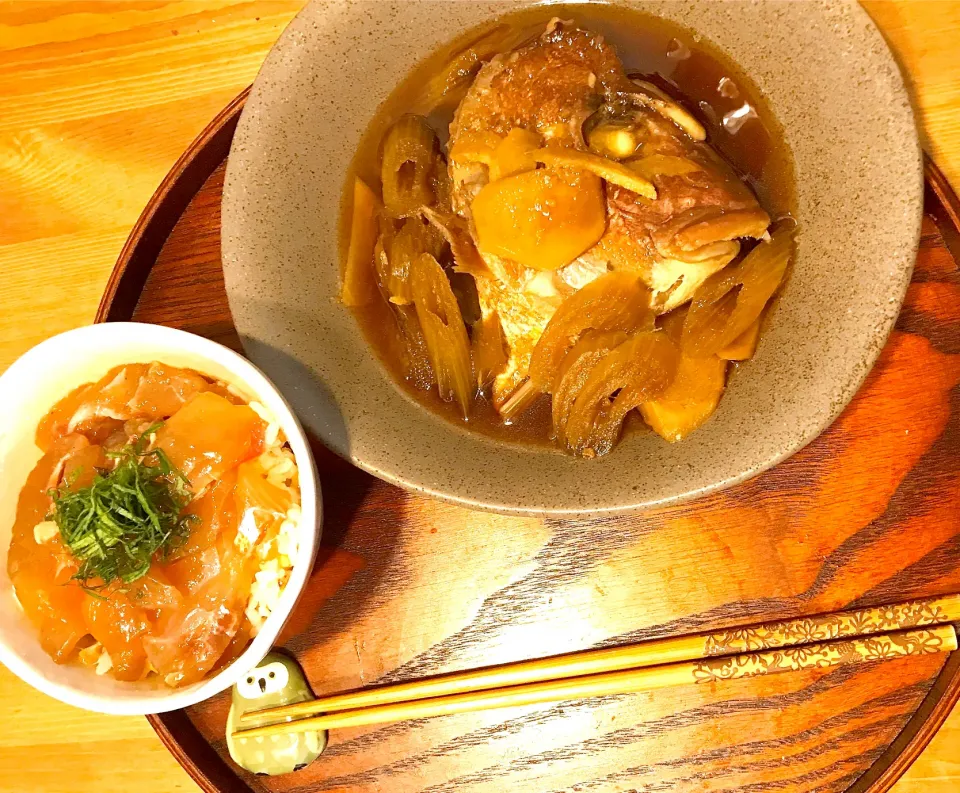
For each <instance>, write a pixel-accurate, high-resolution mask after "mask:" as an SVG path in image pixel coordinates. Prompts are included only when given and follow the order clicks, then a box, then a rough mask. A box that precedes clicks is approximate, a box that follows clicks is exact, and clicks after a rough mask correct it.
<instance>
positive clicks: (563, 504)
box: [223, 0, 923, 515]
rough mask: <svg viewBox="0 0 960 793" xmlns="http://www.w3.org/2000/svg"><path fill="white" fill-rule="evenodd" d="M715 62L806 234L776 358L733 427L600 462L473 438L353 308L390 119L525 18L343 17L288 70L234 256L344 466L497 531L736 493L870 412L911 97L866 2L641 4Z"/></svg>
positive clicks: (282, 370)
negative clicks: (786, 178) (431, 76)
mask: <svg viewBox="0 0 960 793" xmlns="http://www.w3.org/2000/svg"><path fill="white" fill-rule="evenodd" d="M630 4H631V5H633V6H636V7H639V8H641V9H644V10H647V11H651V12H653V13H656V14H659V15H662V16H665V17H668V18H670V19H672V20H675V21H676V22H679V23H680V24H681V25H683V26H685V27H687V28H690V29H692V30H694V31H696V32H698V33H699V34H701V35H703V36H705V37H707V38H708V39H710V40H712V41H713V42H714V43H715V44H717V45H719V47H720V48H721V49H723V50H725V51H726V52H727V53H728V54H729V55H730V56H731V57H732V58H733V60H734V61H735V62H737V63H738V64H739V65H740V66H741V67H742V68H743V69H744V70H745V71H746V72H747V73H748V74H749V75H750V76H751V77H752V78H753V81H754V83H755V84H756V85H757V86H759V88H760V89H761V90H762V92H763V93H764V94H765V96H766V97H767V99H768V100H769V103H770V105H771V106H772V108H773V110H774V113H775V114H776V116H777V118H778V119H779V121H780V123H781V124H782V125H783V127H784V129H785V133H786V144H787V145H788V146H789V148H790V149H791V151H792V153H793V156H794V160H795V165H796V177H797V192H798V218H797V219H798V221H799V224H800V228H801V229H802V234H801V236H800V239H799V249H798V256H797V260H796V263H795V267H794V271H793V275H792V277H791V279H790V281H789V282H788V284H787V286H786V288H785V290H784V292H783V297H782V299H781V300H780V302H779V304H778V305H777V307H776V309H775V311H774V312H773V316H772V317H771V319H770V321H769V329H768V331H767V333H766V335H765V336H764V338H763V340H762V343H761V346H760V349H759V351H758V353H757V355H756V357H755V358H754V360H752V361H750V362H749V363H748V364H746V365H745V366H744V367H743V370H742V371H741V372H740V373H739V374H738V376H737V377H735V378H733V380H732V382H731V384H730V387H729V388H728V391H727V393H726V395H725V396H724V398H723V401H722V402H721V404H720V408H719V410H718V411H717V413H716V415H715V416H714V417H713V418H712V419H711V420H710V421H709V422H708V423H707V424H706V425H705V426H704V427H702V428H701V429H699V430H698V431H697V432H695V433H694V434H693V435H691V436H690V437H689V438H688V439H686V440H684V441H683V442H681V443H679V444H675V445H669V444H667V443H665V442H663V441H662V440H661V439H660V438H659V437H657V436H655V435H654V434H653V433H641V434H637V435H632V436H630V437H629V438H627V439H626V440H625V441H624V442H623V443H621V444H620V446H619V447H618V448H617V449H616V450H615V451H614V452H613V453H612V454H610V455H609V456H607V457H605V458H602V459H599V460H580V459H573V458H570V457H566V456H563V455H561V454H558V453H552V452H550V451H548V450H537V449H530V448H523V447H520V446H516V445H511V444H504V443H499V442H496V441H493V440H490V439H488V438H485V437H482V436H478V435H474V434H471V433H470V432H468V431H467V430H466V429H464V428H460V427H457V426H454V425H453V424H450V423H447V422H446V421H444V420H443V419H441V418H440V417H438V416H435V415H433V414H431V413H430V412H428V411H427V410H425V409H423V408H422V407H420V406H419V405H417V404H416V403H414V402H413V401H411V399H410V398H409V397H408V396H406V395H405V394H404V393H403V391H402V390H401V389H400V388H399V387H398V386H396V385H395V384H394V383H393V381H392V380H391V379H390V377H389V375H388V374H387V372H386V371H385V370H384V368H383V367H382V366H381V364H380V363H379V362H378V361H377V359H376V358H375V357H374V355H373V353H372V352H371V350H370V348H369V347H368V346H367V343H366V341H365V340H364V338H363V337H362V335H361V333H360V331H359V328H358V326H357V324H356V321H355V320H354V318H353V316H352V315H351V314H350V312H349V311H348V310H347V309H346V308H344V307H342V306H341V305H339V304H338V303H337V300H336V295H337V292H338V281H339V267H338V261H339V259H338V251H337V220H338V214H339V204H340V196H341V190H342V187H343V185H344V180H345V175H346V169H347V166H348V164H349V161H350V158H351V156H352V154H353V151H354V149H355V147H356V145H357V142H358V140H359V138H360V135H361V133H362V132H363V130H364V128H365V127H366V125H367V123H368V122H369V121H370V119H371V117H372V116H373V114H374V112H375V111H376V109H377V106H378V105H379V104H380V102H381V101H383V99H384V98H385V97H386V96H387V95H388V93H389V92H390V91H391V90H392V89H393V88H394V86H395V84H396V82H397V81H399V80H400V79H401V78H402V77H403V76H404V75H405V74H406V73H407V72H408V71H409V70H410V68H411V67H412V66H413V65H414V64H415V63H417V62H418V61H419V60H421V59H422V58H424V57H425V56H426V55H427V54H428V53H430V52H431V51H432V50H434V49H435V48H436V47H437V46H439V45H440V44H442V43H445V42H447V41H449V40H451V39H453V38H455V37H456V36H457V35H458V34H459V33H461V32H462V31H464V30H465V29H466V28H469V27H472V26H474V25H477V24H479V23H481V22H483V21H485V20H487V19H489V18H491V17H493V16H496V15H499V14H502V13H505V12H507V11H510V10H514V9H516V8H517V7H519V6H521V5H524V3H522V2H518V0H509V1H508V2H457V0H403V1H402V2H387V0H380V1H378V2H368V1H367V0H354V1H348V0H326V1H325V2H321V1H320V0H317V1H316V2H313V3H311V4H310V5H308V6H307V7H306V8H305V9H304V10H303V12H302V13H301V14H300V15H299V16H298V17H297V18H296V20H294V22H293V23H292V24H291V25H290V27H289V28H288V29H287V30H286V32H285V33H284V34H283V36H282V37H281V39H280V41H279V42H278V43H277V45H276V46H275V47H274V49H273V51H272V52H271V53H270V55H269V56H268V58H267V60H266V63H265V64H264V66H263V68H262V70H261V72H260V75H259V77H258V78H257V81H256V83H255V84H254V88H253V92H252V93H251V95H250V98H249V100H248V101H247V105H246V108H245V109H244V112H243V117H242V119H241V121H240V124H239V127H238V129H237V133H236V137H235V138H234V142H233V148H232V150H231V154H230V160H229V163H228V168H227V178H226V186H225V189H224V195H223V255H224V270H225V274H226V281H227V291H228V294H229V297H230V306H231V308H232V310H233V316H234V319H235V320H236V324H237V327H238V329H239V330H240V333H241V335H242V337H243V340H244V344H245V348H246V351H247V354H248V355H249V356H250V358H251V359H252V360H253V361H254V362H255V363H256V364H257V365H258V366H260V367H261V368H262V369H263V370H264V371H266V372H267V373H268V374H269V375H270V377H271V378H272V379H273V380H274V382H275V383H277V385H278V386H279V387H280V388H281V389H282V390H283V392H284V393H285V395H286V397H287V398H288V399H289V400H290V402H291V403H292V404H293V405H294V407H295V409H296V410H297V413H298V414H299V416H300V418H301V419H302V421H303V422H304V423H305V424H306V425H307V426H308V427H310V428H311V429H312V430H313V431H314V432H316V433H317V434H318V435H319V436H320V437H321V438H322V439H323V441H324V443H326V444H327V446H329V447H330V448H331V449H333V450H335V451H337V452H338V453H340V454H341V455H343V456H345V457H347V458H348V459H350V460H351V461H353V462H354V463H356V464H357V465H359V466H360V467H362V468H365V469H366V470H368V471H370V472H371V473H374V474H376V475H377V476H380V477H382V478H384V479H386V480H388V481H391V482H395V483H396V484H398V485H402V486H404V487H407V488H411V489H414V490H420V491H424V492H427V493H430V494H432V495H435V496H437V497H439V498H443V499H446V500H449V501H455V502H459V503H462V504H466V505H468V506H472V507H477V508H481V509H491V510H497V511H503V512H517V513H530V514H552V515H572V514H583V513H602V512H625V511H630V510H637V509H642V508H644V507H649V506H652V505H657V504H666V503H670V502H676V501H679V500H683V499H688V498H692V497H695V496H697V495H701V494H704V493H707V492H710V491H712V490H717V489H719V488H723V487H727V486H729V485H732V484H734V483H736V482H739V481H742V480H744V479H747V478H748V477H750V476H753V475H754V474H756V473H758V472H760V471H762V470H764V469H766V468H769V467H770V466H772V465H774V464H776V463H777V462H779V461H780V460H783V459H784V458H785V457H787V456H788V455H790V454H792V453H794V452H795V451H797V450H798V449H800V448H801V447H803V446H804V445H805V444H807V443H808V442H809V441H810V440H812V439H813V438H814V437H815V436H816V435H817V434H818V433H820V432H821V431H822V430H823V429H824V428H825V427H827V426H828V425H829V424H830V422H831V421H832V420H833V419H834V418H835V417H836V416H837V415H838V414H839V412H840V411H841V410H842V409H843V407H844V405H846V404H847V402H848V401H849V400H850V398H851V397H852V396H853V395H854V393H855V392H856V390H857V388H858V387H859V386H860V384H861V383H862V381H863V379H864V377H865V376H866V374H867V372H868V371H869V370H870V367H871V366H872V365H873V362H874V361H875V359H876V357H877V355H878V353H879V352H880V349H881V348H882V346H883V344H884V341H885V340H886V338H887V335H888V333H889V331H890V330H891V328H892V327H893V323H894V321H895V318H896V316H897V312H898V310H899V308H900V304H901V301H902V298H903V295H904V292H905V289H906V286H907V284H908V282H909V279H910V274H911V271H912V268H913V262H914V258H915V255H916V249H917V242H918V239H919V230H920V218H921V211H922V188H923V181H922V175H921V154H920V148H919V145H918V141H917V133H916V129H915V125H914V119H913V113H912V111H911V108H910V103H909V101H908V97H907V93H906V90H905V88H904V84H903V80H902V78H901V76H900V74H899V72H898V70H897V66H896V64H895V62H894V60H893V57H892V56H891V54H890V52H889V50H888V49H887V47H886V45H885V43H884V41H883V39H882V37H881V36H880V33H879V32H878V31H877V29H876V28H875V27H874V25H873V24H872V23H871V21H870V19H869V18H868V17H867V15H866V13H864V12H863V11H862V10H861V9H860V8H859V7H858V6H857V5H855V4H854V3H852V2H837V1H833V0H830V1H827V2H818V3H814V2H806V3H782V2H768V3H765V2H752V3H712V2H704V3H696V2H667V3H658V2H632V3H630Z"/></svg>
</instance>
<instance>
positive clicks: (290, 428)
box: [0, 322, 322, 715]
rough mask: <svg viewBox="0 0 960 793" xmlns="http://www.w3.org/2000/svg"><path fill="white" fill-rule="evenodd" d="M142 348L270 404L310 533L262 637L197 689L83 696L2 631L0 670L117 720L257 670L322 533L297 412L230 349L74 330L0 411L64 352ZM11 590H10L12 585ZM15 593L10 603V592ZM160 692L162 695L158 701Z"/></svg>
mask: <svg viewBox="0 0 960 793" xmlns="http://www.w3.org/2000/svg"><path fill="white" fill-rule="evenodd" d="M137 344H142V345H144V346H146V347H147V348H149V349H153V348H156V347H161V348H164V349H168V350H169V354H170V355H171V356H173V355H176V354H178V353H183V354H187V355H193V356H197V357H200V358H202V359H205V360H207V361H208V362H210V364H211V365H212V366H214V367H216V368H223V369H226V370H228V371H229V372H230V373H231V375H232V376H234V377H235V378H236V380H237V381H238V382H237V385H239V386H241V387H242V388H243V389H244V390H245V391H249V392H251V396H252V397H253V398H255V399H257V400H258V401H264V397H266V400H265V401H266V402H269V403H270V404H269V405H267V407H268V409H269V410H270V411H271V413H272V414H273V415H274V417H275V418H276V419H277V421H278V423H279V424H280V425H281V428H282V429H283V431H284V434H285V435H286V438H287V442H288V443H289V444H290V448H291V450H292V451H293V454H294V458H295V459H296V462H297V467H298V470H299V475H300V506H301V510H302V515H303V520H302V523H301V526H302V527H309V528H311V529H312V530H311V531H306V532H303V536H301V537H300V548H299V553H298V556H297V559H296V561H295V562H294V567H293V570H292V571H291V574H290V579H289V580H288V581H287V584H286V585H285V587H284V589H283V592H282V594H281V596H280V599H279V601H278V602H277V604H276V606H275V608H274V609H273V611H272V613H271V614H270V616H269V617H268V618H267V619H266V621H265V622H264V624H263V626H262V628H261V629H260V631H259V632H258V633H257V635H256V636H255V637H254V638H253V640H252V641H251V642H250V643H249V644H248V645H247V648H246V649H245V650H244V651H243V653H242V654H241V655H240V656H239V657H238V658H236V659H235V660H234V661H233V662H232V663H230V664H229V665H228V666H226V667H225V668H224V669H222V670H221V671H220V672H218V673H217V674H216V675H213V676H212V677H208V678H206V679H204V680H202V681H200V682H199V683H196V684H194V685H193V686H189V687H185V688H183V689H175V688H171V689H169V691H166V690H164V689H162V688H160V687H159V684H158V688H157V689H156V691H153V692H152V696H143V697H139V696H136V695H133V694H130V695H127V694H125V695H124V696H123V698H114V697H110V696H109V695H105V694H102V693H94V692H90V691H83V690H81V689H78V688H76V687H74V686H72V685H69V684H66V683H63V682H60V681H56V680H49V679H47V678H46V677H44V675H43V674H42V672H41V671H40V670H39V669H37V668H36V667H35V666H34V665H33V664H32V663H30V662H29V661H27V660H25V659H24V658H23V657H22V656H21V655H20V654H19V653H18V652H17V651H16V650H15V649H14V648H13V647H11V646H10V645H9V644H8V642H7V638H6V635H5V633H4V629H3V628H2V627H0V662H2V663H3V664H4V665H5V666H6V667H7V668H9V669H10V670H11V671H12V672H13V673H14V674H16V675H17V677H19V678H21V679H22V680H24V681H25V682H26V683H28V684H30V685H31V686H33V687H34V688H36V689H37V690H39V691H41V692H43V693H45V694H48V695H49V696H52V697H54V698H55V699H58V700H60V701H61V702H65V703H67V704H69V705H75V706H77V707H80V708H84V709H86V710H92V711H97V712H101V713H108V714H112V715H147V714H150V713H163V712H166V711H170V710H177V709H180V708H185V707H187V706H189V705H193V704H196V703H197V702H200V701H202V700H204V699H208V698H209V697H212V696H213V695H215V694H218V693H220V692H221V691H224V690H226V689H228V688H230V686H232V685H233V684H234V683H236V682H237V680H239V679H240V678H241V677H242V676H243V675H245V674H246V673H247V672H249V671H250V670H251V669H253V668H254V667H255V666H256V665H257V664H258V663H259V662H260V661H261V660H262V659H263V657H264V656H265V655H266V654H267V653H268V652H269V651H270V649H271V647H272V646H273V643H274V642H275V641H276V638H277V636H278V635H279V633H280V631H281V630H282V629H283V626H284V624H285V622H286V621H287V619H288V618H289V616H290V614H291V612H292V611H293V609H294V607H295V606H296V603H297V600H298V599H299V597H300V595H301V594H302V592H303V589H304V587H305V585H306V582H307V580H308V578H309V576H310V573H311V572H312V569H313V564H314V560H315V557H316V552H317V546H318V543H319V539H320V534H321V531H322V509H321V505H322V496H321V493H320V486H319V479H318V476H317V469H316V464H315V462H314V459H313V455H312V453H311V451H310V445H309V443H308V441H307V437H306V434H305V432H304V430H303V428H302V427H301V425H300V422H299V420H298V419H297V417H296V415H295V414H294V412H293V409H292V408H291V407H290V405H289V403H288V402H287V400H286V398H285V397H284V396H283V394H281V393H280V391H279V389H278V388H277V387H276V386H275V385H274V384H273V383H272V382H271V381H270V380H269V378H268V377H267V376H266V375H265V374H264V373H263V372H262V371H261V370H260V369H259V368H257V367H256V366H254V365H253V364H252V363H250V362H249V361H248V360H247V359H246V358H244V357H243V356H241V355H239V354H238V353H236V352H234V351H233V350H231V349H229V348H228V347H225V346H223V345H222V344H218V343H217V342H215V341H211V340H210V339H205V338H203V337H202V336H197V335H195V334H192V333H188V332H186V331H183V330H178V329H175V328H168V327H164V326H162V325H150V324H147V323H138V322H111V323H104V324H98V325H88V326H85V327H81V328H76V329H74V330H69V331H66V332H64V333H61V334H58V335H57V336H53V337H51V338H49V339H47V340H45V341H43V342H41V343H40V344H38V345H36V346H35V347H33V348H32V349H30V350H28V351H27V352H26V353H24V354H23V355H22V356H21V357H20V358H18V359H17V360H16V361H15V362H14V363H13V364H12V365H11V366H10V367H9V368H8V369H7V370H6V371H5V372H3V374H0V404H4V403H5V402H7V401H9V399H10V397H9V393H10V392H11V390H12V389H16V388H17V387H18V384H19V383H22V382H26V381H28V380H29V379H30V378H32V377H33V373H34V372H35V371H36V367H37V366H38V365H41V364H43V363H45V362H50V361H52V360H55V359H56V358H57V357H58V356H59V357H61V358H63V356H65V355H66V354H67V351H74V350H75V349H80V350H82V349H83V348H84V347H86V348H87V349H89V345H95V346H96V347H97V348H98V349H101V350H102V349H108V350H109V349H112V348H117V349H118V350H123V349H125V348H131V349H132V348H134V347H136V346H137ZM151 355H153V353H151ZM156 357H159V358H162V357H163V354H162V353H158V354H157V356H156ZM77 385H81V383H75V384H74V387H75V386H77ZM51 406H52V405H51ZM47 409H48V408H47ZM12 421H14V418H13V417H11V416H7V415H4V422H5V424H6V425H8V426H9V425H10V422H12ZM6 434H7V431H6V430H5V429H3V428H0V441H2V439H3V436H4V435H6ZM2 468H3V461H2V460H0V470H2ZM25 475H26V474H24V476H25ZM20 488H22V483H20V484H19V487H18V491H17V492H19V489H20ZM4 530H5V531H6V529H4ZM2 575H3V576H4V577H6V572H5V571H4V572H3V573H2ZM6 585H9V582H7V583H6ZM10 588H11V595H12V586H11V587H10ZM38 643H39V642H38ZM93 674H94V672H93V671H92V670H90V675H93ZM118 682H119V681H118ZM157 691H159V692H161V693H160V694H159V695H158V693H156V692H157Z"/></svg>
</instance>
